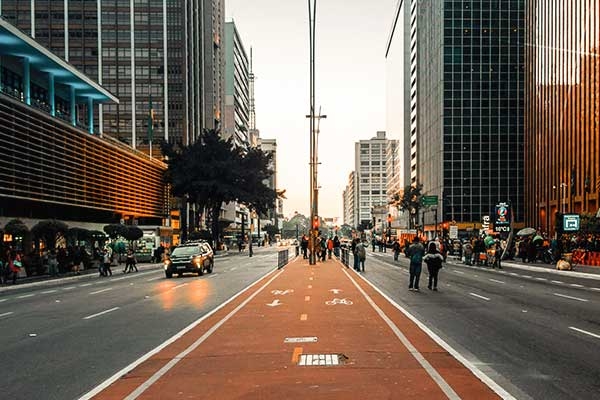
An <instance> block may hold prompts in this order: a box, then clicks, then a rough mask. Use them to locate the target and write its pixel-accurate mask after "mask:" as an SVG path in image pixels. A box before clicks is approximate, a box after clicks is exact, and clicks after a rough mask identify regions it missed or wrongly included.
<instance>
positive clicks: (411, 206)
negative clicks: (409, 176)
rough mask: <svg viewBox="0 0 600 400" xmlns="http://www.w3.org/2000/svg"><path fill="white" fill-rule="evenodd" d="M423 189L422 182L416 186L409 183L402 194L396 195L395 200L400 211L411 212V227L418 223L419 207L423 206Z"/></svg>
mask: <svg viewBox="0 0 600 400" xmlns="http://www.w3.org/2000/svg"><path fill="white" fill-rule="evenodd" d="M422 190H423V185H422V184H417V185H416V186H412V185H408V186H406V187H405V188H404V193H403V194H402V196H400V195H399V194H396V195H395V196H394V202H395V204H396V205H397V207H398V210H400V211H408V213H409V214H410V223H411V227H413V228H414V227H415V226H417V225H418V218H419V209H420V208H421V197H423V195H422V193H421V191H422Z"/></svg>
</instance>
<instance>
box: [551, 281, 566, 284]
mask: <svg viewBox="0 0 600 400" xmlns="http://www.w3.org/2000/svg"><path fill="white" fill-rule="evenodd" d="M550 282H552V283H558V284H559V285H562V284H563V283H564V282H561V281H550Z"/></svg>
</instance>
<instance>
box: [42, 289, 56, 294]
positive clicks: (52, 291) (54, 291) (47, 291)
mask: <svg viewBox="0 0 600 400" xmlns="http://www.w3.org/2000/svg"><path fill="white" fill-rule="evenodd" d="M56 292H58V290H46V291H45V292H42V294H50V293H56Z"/></svg>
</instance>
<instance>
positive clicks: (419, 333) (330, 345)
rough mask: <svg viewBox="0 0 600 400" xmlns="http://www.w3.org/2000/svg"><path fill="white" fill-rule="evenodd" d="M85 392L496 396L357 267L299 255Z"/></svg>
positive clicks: (119, 395) (132, 395) (100, 395)
mask: <svg viewBox="0 0 600 400" xmlns="http://www.w3.org/2000/svg"><path fill="white" fill-rule="evenodd" d="M484 378H485V377H484ZM492 386H493V385H492ZM496 391H499V393H500V394H501V395H502V397H507V394H506V393H504V392H502V391H501V389H500V390H499V388H497V387H496ZM94 394H95V396H92V395H94ZM92 397H93V398H95V399H123V398H125V399H136V398H140V399H175V398H177V399H180V398H185V399H281V398H291V399H300V398H304V397H310V398H311V399H315V398H316V399H410V398H419V399H445V398H450V399H496V398H500V397H501V396H499V395H498V394H496V393H494V391H493V390H492V389H491V388H490V387H489V386H488V385H486V384H485V383H484V382H482V380H480V379H479V378H478V377H477V376H475V374H474V373H473V372H472V371H471V370H469V369H468V368H466V367H465V366H464V365H463V364H462V363H460V362H459V361H457V359H456V358H454V357H453V356H452V355H451V354H450V353H449V352H448V351H447V350H445V349H444V348H442V347H441V346H440V345H439V344H438V343H437V342H436V341H434V340H433V339H432V338H431V337H430V336H429V335H428V334H427V333H426V332H425V331H424V330H423V329H421V328H420V327H419V326H418V325H417V324H416V323H415V322H414V321H413V320H411V319H410V317H408V316H407V315H406V314H404V313H403V312H401V311H400V310H399V309H398V308H397V307H396V306H395V305H393V304H392V303H391V302H390V301H388V300H387V299H386V298H384V296H382V295H381V294H380V293H378V291H376V290H375V289H374V288H373V287H371V286H370V285H369V284H368V283H367V282H365V281H364V280H363V279H362V278H361V277H359V276H358V275H357V274H356V273H354V272H353V271H350V270H348V269H347V268H345V267H343V266H341V264H340V263H339V262H337V261H335V260H329V261H327V262H325V263H319V264H318V265H317V266H309V265H308V263H307V262H306V261H305V260H302V259H298V260H296V261H294V262H292V263H291V264H289V265H288V266H286V267H285V268H284V269H283V270H280V271H276V272H273V273H272V274H270V275H268V276H267V277H265V278H263V279H262V280H261V281H259V282H257V283H256V284H255V285H253V286H252V287H251V288H249V289H248V290H247V291H246V292H244V293H243V294H241V295H240V296H238V297H237V298H235V299H234V300H233V301H231V302H229V303H228V304H226V305H225V306H223V307H222V308H221V309H219V310H217V311H216V312H214V313H213V314H212V315H210V316H209V317H207V318H205V319H204V320H202V321H201V322H199V323H198V324H197V325H196V326H194V327H192V328H191V329H189V331H188V332H186V333H185V334H183V335H181V337H180V338H179V339H177V340H175V341H173V343H172V344H170V345H168V346H166V347H165V348H163V349H161V350H160V351H157V352H156V353H155V354H153V355H151V356H148V357H147V359H146V360H145V361H143V362H141V363H139V365H137V366H136V367H135V368H133V369H132V370H131V371H127V372H126V373H124V374H123V375H122V376H120V377H119V378H118V379H113V380H111V381H108V382H106V383H105V384H103V385H101V386H100V387H99V388H97V389H96V390H95V391H92V392H90V394H89V396H87V397H85V396H84V398H92Z"/></svg>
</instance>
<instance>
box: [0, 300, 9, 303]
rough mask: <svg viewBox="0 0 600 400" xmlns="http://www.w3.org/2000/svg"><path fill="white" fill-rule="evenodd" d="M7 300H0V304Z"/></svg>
mask: <svg viewBox="0 0 600 400" xmlns="http://www.w3.org/2000/svg"><path fill="white" fill-rule="evenodd" d="M6 300H8V299H0V303H4V302H5V301H6Z"/></svg>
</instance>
